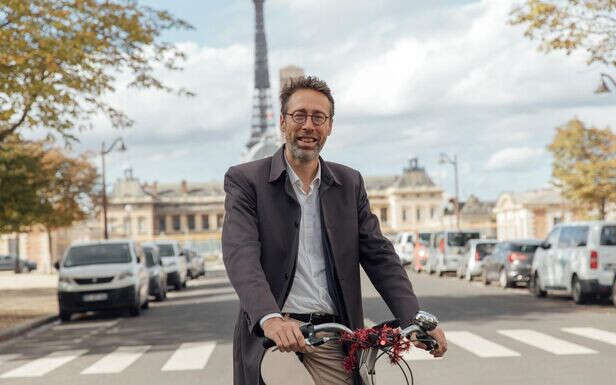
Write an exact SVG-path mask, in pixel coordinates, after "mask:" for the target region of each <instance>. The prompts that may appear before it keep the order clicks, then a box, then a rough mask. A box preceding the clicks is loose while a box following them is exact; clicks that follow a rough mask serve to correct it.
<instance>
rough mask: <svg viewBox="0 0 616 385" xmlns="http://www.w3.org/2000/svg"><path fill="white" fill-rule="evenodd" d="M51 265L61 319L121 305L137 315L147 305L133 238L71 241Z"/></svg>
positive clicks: (145, 275) (139, 251) (138, 249)
mask: <svg viewBox="0 0 616 385" xmlns="http://www.w3.org/2000/svg"><path fill="white" fill-rule="evenodd" d="M55 267H56V269H57V270H58V271H59V278H58V303H59V308H60V319H61V320H62V321H65V322H66V321H70V319H71V315H72V314H73V313H80V312H86V311H92V310H111V309H122V308H127V309H128V310H129V312H130V314H131V315H132V316H138V315H139V314H140V313H141V309H146V308H147V307H148V289H149V277H148V271H147V268H146V266H145V256H144V254H143V249H142V248H141V246H140V245H139V244H137V243H136V242H134V241H126V240H117V241H112V240H108V241H97V242H87V243H77V244H73V245H71V246H70V247H69V248H68V249H67V250H66V253H65V254H64V257H63V258H62V261H61V263H60V262H56V263H55Z"/></svg>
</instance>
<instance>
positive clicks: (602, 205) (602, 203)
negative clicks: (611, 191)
mask: <svg viewBox="0 0 616 385" xmlns="http://www.w3.org/2000/svg"><path fill="white" fill-rule="evenodd" d="M606 201H607V200H606V199H605V198H603V199H601V200H600V201H599V219H601V220H602V221H604V220H605V216H606V214H607V213H606V210H605V206H606V203H607V202H606Z"/></svg>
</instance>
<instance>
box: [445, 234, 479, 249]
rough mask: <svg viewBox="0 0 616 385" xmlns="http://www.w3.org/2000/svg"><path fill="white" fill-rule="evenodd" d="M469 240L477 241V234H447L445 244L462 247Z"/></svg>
mask: <svg viewBox="0 0 616 385" xmlns="http://www.w3.org/2000/svg"><path fill="white" fill-rule="evenodd" d="M469 239H479V233H449V234H447V244H448V245H449V246H458V247H464V246H466V244H467V243H468V241H469Z"/></svg>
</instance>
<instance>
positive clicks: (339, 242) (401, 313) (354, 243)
mask: <svg viewBox="0 0 616 385" xmlns="http://www.w3.org/2000/svg"><path fill="white" fill-rule="evenodd" d="M283 151H284V146H283V147H281V148H280V149H279V150H278V151H277V152H276V154H274V155H273V156H272V157H269V158H265V159H262V160H258V161H254V162H250V163H245V164H241V165H238V166H233V167H231V168H230V169H229V170H228V171H227V173H226V175H225V182H224V188H225V192H226V198H225V222H224V227H223V233H222V251H223V259H224V263H225V267H226V269H227V274H228V275H229V279H230V280H231V283H232V285H233V287H234V288H235V290H236V291H237V294H238V296H239V299H240V312H239V315H238V318H237V321H236V324H235V333H234V340H233V364H234V375H233V378H234V384H235V385H256V384H259V383H261V380H260V373H259V371H260V370H259V368H260V364H261V359H262V358H263V353H264V349H263V347H262V338H261V337H262V336H263V331H262V330H261V327H260V326H259V320H260V319H261V318H262V317H263V316H265V315H266V314H269V313H276V312H280V309H282V306H283V304H284V301H285V300H286V297H287V295H288V292H289V290H290V285H291V284H292V281H293V279H292V278H293V276H294V272H295V262H296V260H297V245H298V242H299V220H300V214H301V212H300V206H299V204H298V203H297V200H296V198H295V194H294V191H293V187H292V186H291V182H290V181H289V178H288V176H287V172H286V165H285V161H284V154H283ZM320 162H321V186H320V188H319V199H320V204H321V220H322V227H323V239H324V243H325V244H324V246H325V248H324V250H325V253H326V259H327V261H332V264H333V266H331V265H329V266H328V267H329V269H328V275H329V278H332V277H333V279H335V281H336V282H335V289H336V290H335V293H334V295H336V296H339V297H341V298H340V299H339V301H337V300H336V299H335V298H334V301H335V302H337V303H336V306H337V308H338V310H339V313H340V315H341V316H342V317H343V319H344V320H345V323H346V324H347V326H349V327H350V328H352V329H356V328H361V327H363V320H364V317H363V310H362V301H361V286H360V275H359V266H360V265H361V266H362V267H363V268H364V270H365V271H366V273H367V275H368V277H369V278H370V280H371V281H372V284H373V285H374V286H375V287H376V289H377V290H378V291H379V293H380V294H381V296H382V297H383V299H384V300H385V302H386V303H387V305H388V306H389V308H390V309H391V311H392V313H393V314H394V316H395V317H396V318H399V319H402V320H408V319H410V318H412V317H413V316H414V315H415V313H417V311H418V310H419V306H418V303H417V298H416V297H415V294H414V293H413V289H412V287H411V283H410V281H409V280H408V277H407V275H406V272H405V270H404V268H403V267H402V265H401V264H400V260H399V258H398V256H397V255H396V253H395V251H394V249H393V247H392V245H391V243H390V242H389V241H388V240H387V239H386V238H385V237H383V235H382V234H381V231H380V228H379V222H378V219H377V218H376V216H375V215H374V214H372V212H371V211H370V206H369V203H368V197H367V194H366V189H365V186H364V181H363V179H362V177H361V175H360V173H359V172H358V171H356V170H353V169H351V168H349V167H346V166H342V165H340V164H336V163H332V162H325V161H323V160H322V159H320ZM327 261H326V262H327Z"/></svg>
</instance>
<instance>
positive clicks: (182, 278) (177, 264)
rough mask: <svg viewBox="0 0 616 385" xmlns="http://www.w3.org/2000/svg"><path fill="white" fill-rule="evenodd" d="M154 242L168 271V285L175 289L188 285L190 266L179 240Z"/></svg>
mask: <svg viewBox="0 0 616 385" xmlns="http://www.w3.org/2000/svg"><path fill="white" fill-rule="evenodd" d="M154 243H155V244H156V246H158V255H159V256H160V259H161V260H162V261H163V268H164V269H165V272H166V273H167V285H170V286H173V287H174V288H175V290H181V289H182V288H183V287H186V280H187V279H188V266H187V265H186V258H184V251H183V250H182V248H181V247H180V244H179V242H178V241H155V242H154Z"/></svg>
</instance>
